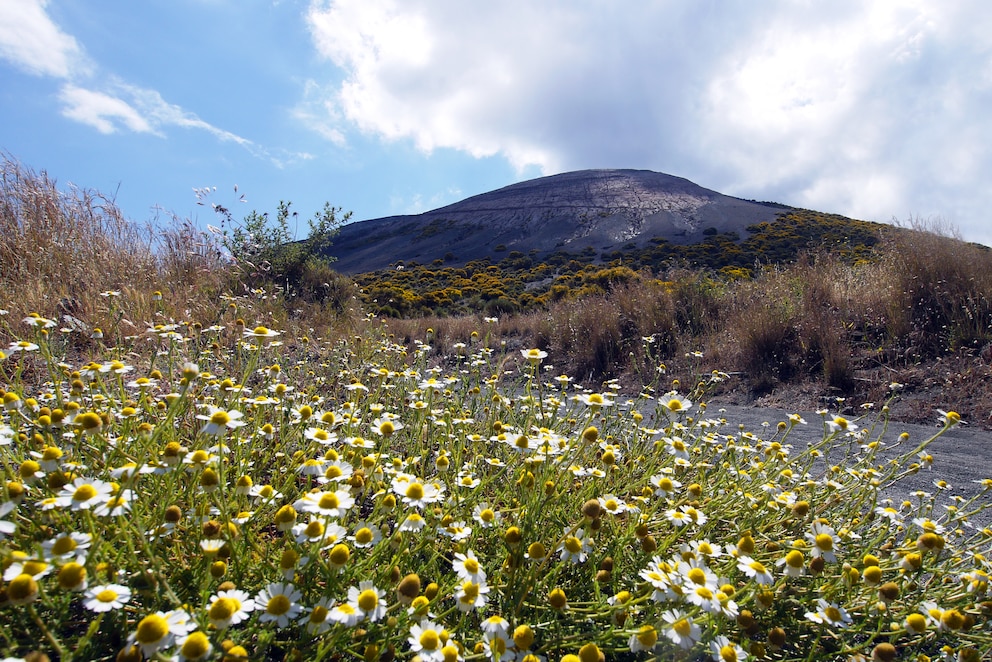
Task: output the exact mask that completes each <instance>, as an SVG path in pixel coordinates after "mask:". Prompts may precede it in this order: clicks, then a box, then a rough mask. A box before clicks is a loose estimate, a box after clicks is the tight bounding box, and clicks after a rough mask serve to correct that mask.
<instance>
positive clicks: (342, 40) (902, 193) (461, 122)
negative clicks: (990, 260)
mask: <svg viewBox="0 0 992 662" xmlns="http://www.w3.org/2000/svg"><path fill="white" fill-rule="evenodd" d="M308 21H309V25H310V30H311V34H312V39H313V43H314V46H315V48H316V49H317V51H318V53H319V54H320V55H321V56H323V57H324V58H326V59H327V60H328V61H330V62H331V63H332V64H333V65H334V66H335V67H336V69H337V73H336V74H335V75H336V76H340V75H341V73H343V76H344V77H343V80H340V81H337V82H333V83H332V84H333V85H334V90H335V94H336V96H335V98H334V100H333V113H330V112H329V113H327V114H326V115H325V116H324V121H325V124H324V125H323V127H324V128H323V130H324V131H325V132H327V131H332V135H340V134H346V133H347V131H348V130H349V128H355V127H357V128H358V129H359V130H361V131H363V132H366V133H368V134H372V135H376V136H379V137H380V138H382V139H384V140H411V141H412V142H413V143H414V144H415V145H417V146H418V147H419V148H420V149H422V150H424V151H430V150H433V149H436V148H441V147H445V148H453V149H457V150H461V151H464V152H466V153H468V154H472V155H474V156H477V157H482V156H490V155H494V154H499V155H501V156H503V157H505V158H506V159H508V160H509V161H510V162H511V163H513V164H514V165H515V166H516V167H517V168H518V169H522V168H523V167H524V166H527V165H537V166H539V167H540V168H541V169H542V170H543V171H544V172H546V173H551V172H558V171H562V170H571V169H576V168H587V167H645V168H652V169H657V170H664V171H667V172H671V173H673V174H677V175H681V176H688V177H690V178H692V179H694V180H696V181H698V182H699V183H700V184H703V185H706V186H711V187H713V188H717V189H718V190H723V191H725V192H729V193H736V194H740V195H746V196H748V197H761V198H764V199H779V200H782V201H784V202H789V203H792V204H800V205H805V206H810V207H815V208H820V209H824V210H825V211H836V212H839V213H846V214H850V215H856V216H860V217H864V218H872V219H876V220H889V219H890V218H891V217H892V216H893V215H896V216H901V217H905V216H906V215H908V214H923V215H930V214H943V215H945V216H948V217H950V220H952V221H954V222H957V223H959V224H962V225H964V224H967V223H975V224H976V227H978V226H977V224H978V223H984V220H985V216H984V215H985V213H986V210H987V209H989V208H992V191H990V190H988V188H987V186H986V184H985V182H987V181H988V179H989V177H990V176H992V146H990V143H989V142H988V140H987V138H982V136H988V135H992V116H990V115H989V113H988V111H987V109H988V108H989V107H992V42H989V40H988V38H987V35H988V34H989V33H990V32H992V8H990V7H989V5H988V4H987V2H985V0H966V1H962V2H956V3H946V2H943V1H941V0H900V1H898V2H887V3H862V2H857V1H855V0H843V1H840V2H836V3H829V4H827V3H824V4H810V3H807V2H796V1H790V0H777V1H773V2H766V3H757V4H755V3H746V4H741V5H728V4H720V5H715V4H712V3H668V2H646V3H636V4H627V5H625V6H624V8H623V11H617V10H616V8H615V7H614V6H612V5H608V4H603V3H599V2H592V1H578V0H570V1H567V2H566V1H565V0H559V1H553V2H545V3H534V2H530V1H524V0H507V1H506V2H502V3H485V4H479V3H465V2H461V1H460V0H432V1H431V2H427V1H426V0H403V1H402V2H399V1H398V0H312V2H311V4H310V10H309V13H308ZM333 131H336V132H338V133H337V134H333ZM982 231H984V232H986V233H987V232H988V231H986V230H984V225H983V226H982ZM966 234H967V233H966ZM985 236H986V237H987V238H988V239H989V240H992V234H986V235H985Z"/></svg>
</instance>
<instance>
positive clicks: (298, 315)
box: [0, 155, 359, 352]
mask: <svg viewBox="0 0 992 662" xmlns="http://www.w3.org/2000/svg"><path fill="white" fill-rule="evenodd" d="M311 271H312V272H313V273H308V274H307V275H308V277H309V278H310V281H308V285H309V286H310V287H311V289H313V290H314V291H315V292H316V291H318V290H319V292H320V294H321V296H320V297H319V299H320V302H319V303H316V304H314V303H310V302H302V301H299V302H297V301H287V300H285V299H283V298H282V297H281V296H280V295H279V293H278V292H264V291H257V290H252V288H250V287H248V286H247V285H246V284H244V283H242V282H240V281H239V280H238V278H237V274H236V273H235V272H234V270H233V269H231V268H230V266H229V264H228V262H227V261H226V260H225V259H224V257H223V255H222V251H221V250H220V247H219V245H218V243H217V241H216V240H215V238H214V237H213V236H212V235H210V234H208V233H205V232H203V231H201V230H199V229H198V228H197V227H196V226H195V225H194V224H193V223H192V222H191V221H190V220H188V219H182V218H178V217H175V216H171V217H168V218H165V219H159V221H158V222H157V223H155V224H150V225H148V226H145V227H142V226H139V225H136V224H134V223H132V222H131V221H129V220H128V219H126V218H125V217H124V215H123V214H122V212H121V210H120V209H119V208H118V207H117V205H116V204H114V201H113V200H112V199H110V198H107V197H106V196H104V195H102V194H100V193H98V192H94V191H91V190H88V189H83V188H79V187H76V186H72V185H69V186H60V185H59V184H58V182H57V181H56V180H55V179H53V178H51V177H50V176H49V175H48V174H47V173H46V172H44V171H41V172H36V171H34V170H31V169H30V168H27V167H25V166H23V165H21V164H20V163H18V162H17V161H15V160H14V159H12V158H10V157H9V156H7V155H2V159H0V308H2V309H4V310H6V311H7V312H8V314H7V315H5V316H3V317H0V338H2V337H3V336H6V340H8V341H9V340H10V339H12V338H13V337H18V336H20V335H22V334H23V332H24V330H23V329H22V328H20V323H19V320H21V319H23V318H24V317H26V316H27V315H28V314H30V313H38V314H40V315H41V316H43V317H46V318H49V319H53V320H55V321H56V322H57V323H58V325H59V327H61V328H62V329H65V330H66V332H65V333H62V334H60V337H61V338H62V339H63V340H64V342H66V343H68V344H70V345H71V346H73V347H74V348H75V349H77V350H79V351H84V352H85V351H87V350H90V349H94V348H96V347H97V346H98V345H100V344H103V345H108V346H119V347H127V348H129V349H135V348H136V343H135V340H134V338H135V337H136V336H140V335H141V334H143V333H144V331H145V330H146V329H147V328H149V327H152V326H155V325H156V324H168V323H172V322H176V321H179V320H191V319H192V320H197V323H198V324H200V325H201V326H203V327H207V326H210V325H212V324H216V323H218V322H219V321H220V320H222V319H223V318H224V316H225V315H231V314H233V315H236V316H240V317H242V318H243V319H244V320H245V321H246V323H247V324H251V325H256V324H264V325H267V326H272V327H274V328H280V329H293V330H294V331H297V332H298V335H299V336H303V335H307V334H310V335H314V334H315V332H317V333H321V334H325V333H326V334H330V333H349V332H351V331H352V330H353V328H354V324H355V323H356V320H357V319H358V317H359V314H358V311H357V309H356V308H357V305H356V306H353V305H352V304H353V303H354V302H353V298H352V295H353V289H352V286H351V284H350V281H348V280H347V279H344V278H342V277H339V276H338V275H337V274H335V273H333V272H330V271H327V272H326V273H325V272H324V271H319V270H311ZM311 281H312V282H311ZM159 295H161V296H159ZM225 295H234V296H237V297H238V304H237V307H236V308H231V307H229V305H228V302H227V301H226V300H225V299H224V298H223V297H224V296H225ZM315 298H318V297H315ZM4 325H6V327H5V326H4ZM95 329H100V330H101V331H102V332H103V338H102V339H93V338H91V337H90V336H91V334H93V332H94V330H95Z"/></svg>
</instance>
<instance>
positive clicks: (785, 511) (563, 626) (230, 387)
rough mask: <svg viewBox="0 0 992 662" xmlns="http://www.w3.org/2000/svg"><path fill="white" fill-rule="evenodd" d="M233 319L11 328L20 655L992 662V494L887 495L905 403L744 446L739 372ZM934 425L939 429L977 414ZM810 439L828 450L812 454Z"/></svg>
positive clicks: (4, 600)
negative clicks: (133, 326) (73, 349)
mask: <svg viewBox="0 0 992 662" xmlns="http://www.w3.org/2000/svg"><path fill="white" fill-rule="evenodd" d="M237 303H238V300H233V301H231V302H230V304H231V306H232V307H231V310H230V311H221V312H220V313H218V319H219V320H220V321H219V323H218V324H217V325H215V326H212V327H209V328H201V327H199V326H196V325H193V324H187V323H185V322H179V323H173V324H168V325H161V326H159V327H156V328H153V329H149V331H148V333H147V334H146V335H145V337H146V338H148V339H149V340H150V341H151V342H152V343H153V344H154V345H155V350H154V351H153V352H147V351H145V352H138V351H135V349H136V348H137V347H138V344H137V343H138V341H137V340H132V341H131V342H132V344H131V345H125V346H120V347H115V346H110V347H102V348H101V349H99V350H94V352H93V355H92V356H85V357H82V358H80V357H78V356H77V357H73V356H71V355H68V354H66V349H65V348H66V347H68V346H69V344H68V343H65V342H62V341H61V340H60V338H61V334H60V332H58V330H57V328H55V327H50V326H49V325H48V323H47V320H45V319H44V318H42V317H30V318H27V319H25V320H23V321H22V320H10V319H8V318H4V323H5V324H6V326H7V329H8V330H9V331H10V332H11V333H12V334H13V335H14V337H15V338H16V339H15V340H14V341H13V342H12V343H11V344H10V346H9V347H8V348H4V349H3V350H2V351H3V354H4V358H3V359H2V360H0V381H2V383H3V384H4V385H5V390H4V393H3V412H2V418H0V458H2V460H3V468H4V472H5V476H4V485H5V487H4V491H3V494H2V499H0V554H2V558H3V561H2V563H3V582H4V583H3V591H2V596H0V624H2V627H0V654H4V655H8V656H22V657H23V656H25V655H28V654H29V653H31V652H32V651H35V650H38V651H43V652H45V653H46V654H48V655H49V656H51V657H52V658H54V657H55V656H60V657H61V658H62V659H69V658H70V657H74V658H76V659H113V658H114V657H115V656H119V657H118V659H140V658H141V656H142V655H144V656H146V657H149V658H155V657H156V656H157V657H160V658H169V657H170V656H179V659H187V660H199V659H220V658H221V657H224V656H226V659H239V656H240V658H243V659H283V658H284V657H286V656H287V655H291V656H296V659H331V658H332V657H344V658H364V659H367V660H375V659H382V660H388V659H391V658H394V657H395V658H399V659H410V658H413V657H419V658H420V659H421V660H456V659H496V660H511V659H514V660H527V661H528V662H532V661H533V660H542V659H547V660H554V661H557V660H559V659H565V658H567V659H569V660H575V659H578V660H581V661H582V662H593V661H594V660H597V659H600V658H601V657H606V658H610V659H613V658H617V657H625V658H626V657H628V656H629V657H632V658H637V659H640V658H643V659H648V658H653V657H654V656H661V657H663V658H664V659H716V660H725V661H728V662H729V661H730V660H735V659H736V660H743V659H747V658H748V657H753V658H754V659H770V660H813V659H848V658H850V659H862V658H859V657H858V656H859V655H860V656H863V657H864V658H871V657H872V656H874V658H875V659H880V660H889V659H897V658H898V659H916V657H915V656H916V655H917V654H924V655H928V656H930V657H932V658H938V657H940V656H942V655H948V656H950V658H951V659H955V658H956V659H964V660H968V659H979V657H980V655H981V653H980V652H981V651H988V650H989V649H990V647H992V633H990V630H989V626H988V612H989V609H990V606H992V603H990V598H989V596H988V573H989V570H990V568H989V562H988V560H987V559H986V556H985V555H986V554H987V553H988V548H989V544H990V541H992V532H990V531H989V530H981V529H977V528H975V527H973V526H972V525H971V523H970V519H971V518H973V517H974V516H975V515H976V514H977V513H979V512H980V511H982V510H984V509H985V508H987V507H988V504H989V502H988V498H987V492H986V493H983V494H981V495H979V496H978V497H975V498H974V499H972V500H964V499H956V500H952V501H951V505H952V506H953V507H951V508H945V507H944V506H945V504H944V503H943V502H938V501H937V496H932V495H927V494H922V493H921V494H919V495H917V496H915V497H913V499H914V500H912V501H909V502H905V503H900V502H889V501H886V500H885V498H884V497H885V495H886V494H888V492H886V490H887V488H889V487H890V486H891V485H892V484H893V483H894V482H896V481H897V480H898V479H899V478H900V477H901V476H904V475H906V474H909V473H913V472H916V471H919V470H920V469H921V468H922V467H923V466H924V465H925V464H928V463H929V462H930V461H931V458H929V456H928V450H927V446H928V444H929V443H930V442H931V441H932V440H933V439H908V438H900V440H899V442H897V443H896V444H894V445H891V446H889V447H888V448H883V447H884V446H885V444H884V443H883V442H881V441H880V438H881V435H882V430H883V428H884V426H885V424H886V421H885V418H884V410H883V413H882V417H881V418H880V419H879V420H874V419H862V420H848V419H844V418H841V417H840V416H839V414H838V413H837V412H826V411H825V412H823V417H822V420H816V421H808V422H807V421H804V420H802V419H801V417H799V416H798V415H794V416H789V417H787V418H786V419H785V420H783V421H782V422H781V423H780V424H779V425H778V426H777V427H771V428H767V429H762V430H745V429H741V428H740V427H739V426H738V425H737V424H736V422H735V421H728V420H724V419H723V418H721V417H720V415H719V414H716V413H711V412H709V411H707V409H706V406H705V402H706V399H707V397H706V393H707V388H708V385H709V383H710V382H712V381H718V380H720V379H722V378H723V377H724V375H722V374H721V373H714V374H711V375H705V374H704V375H702V376H700V378H699V380H698V385H696V386H694V387H692V388H691V389H688V390H686V389H685V388H684V387H681V388H680V387H678V385H673V384H671V383H666V382H661V381H660V380H662V379H664V375H663V371H655V372H654V373H653V374H654V375H655V377H652V379H655V381H654V382H652V383H650V384H647V385H645V388H644V390H643V391H642V392H641V393H640V394H635V395H632V396H625V395H623V394H621V393H620V391H619V389H618V388H616V387H615V386H616V385H615V383H607V384H604V385H599V384H597V385H595V388H590V389H583V388H582V387H580V386H578V385H577V384H576V383H575V382H574V381H572V380H570V379H568V378H565V377H562V376H559V373H558V372H557V371H555V370H553V368H551V366H550V365H549V364H550V362H551V361H553V360H554V356H553V352H551V353H550V354H551V355H550V356H549V353H548V352H545V351H541V350H537V349H525V350H524V351H522V352H520V351H513V352H508V351H507V350H503V349H500V348H497V347H490V346H489V342H488V340H487V339H488V334H487V330H486V329H485V328H480V329H479V333H478V334H475V335H473V336H471V339H472V342H470V343H468V344H461V345H460V346H457V347H451V348H432V347H431V345H430V343H431V342H432V339H431V338H430V337H424V338H423V339H420V340H418V341H417V342H416V343H414V344H413V346H412V348H411V349H407V347H406V346H402V345H398V344H396V343H395V342H393V341H392V340H391V339H390V338H389V337H388V336H387V335H385V333H384V332H383V331H382V330H381V329H380V327H378V326H377V324H376V323H375V321H374V320H369V321H368V322H367V324H366V327H365V328H364V330H363V331H362V332H361V333H360V334H359V335H355V336H351V337H348V338H347V339H345V340H336V341H322V340H320V339H319V338H317V337H316V336H314V337H312V338H307V339H306V341H304V340H303V339H302V338H293V337H290V334H289V333H288V331H287V330H285V329H278V328H271V327H268V326H266V325H264V322H258V323H254V322H253V323H248V324H246V323H245V322H244V321H242V320H240V319H239V320H235V319H233V311H234V310H236V308H237ZM8 317H9V316H8ZM97 340H99V339H97ZM438 349H440V351H437V350H438ZM429 358H430V361H431V362H430V363H429V362H428V359H429ZM694 384H697V382H694ZM588 386H593V385H588ZM880 405H881V403H880ZM938 415H939V416H941V417H942V422H943V424H944V426H943V428H942V429H941V432H942V431H944V430H946V429H948V428H949V427H951V426H952V425H954V424H956V423H958V422H959V417H958V416H957V415H956V414H955V413H954V412H939V413H937V412H935V414H934V417H935V420H936V418H937V416H938ZM800 425H815V426H822V427H823V439H822V441H821V442H819V443H817V444H815V445H813V446H812V447H808V448H807V447H793V446H792V445H791V444H790V432H791V431H792V430H793V429H794V428H795V426H800ZM941 432H938V433H937V434H936V435H935V437H934V438H936V436H939V434H940V433H941ZM883 450H885V451H886V452H887V454H886V456H885V457H893V458H895V459H892V460H882V459H881V455H880V453H881V452H882V451H883ZM985 487H986V488H988V487H992V481H989V482H987V484H986V485H985ZM941 498H943V495H941Z"/></svg>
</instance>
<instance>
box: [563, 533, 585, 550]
mask: <svg viewBox="0 0 992 662" xmlns="http://www.w3.org/2000/svg"><path fill="white" fill-rule="evenodd" d="M565 549H567V550H568V551H569V553H570V554H578V553H579V552H581V551H582V541H581V540H579V539H578V538H576V537H575V536H569V537H568V538H566V539H565Z"/></svg>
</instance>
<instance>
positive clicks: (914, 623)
mask: <svg viewBox="0 0 992 662" xmlns="http://www.w3.org/2000/svg"><path fill="white" fill-rule="evenodd" d="M906 625H907V626H908V627H909V629H910V630H912V631H913V632H916V633H920V632H924V631H925V630H926V629H927V619H926V618H925V617H924V616H923V614H910V615H909V616H907V617H906Z"/></svg>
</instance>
